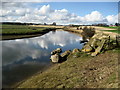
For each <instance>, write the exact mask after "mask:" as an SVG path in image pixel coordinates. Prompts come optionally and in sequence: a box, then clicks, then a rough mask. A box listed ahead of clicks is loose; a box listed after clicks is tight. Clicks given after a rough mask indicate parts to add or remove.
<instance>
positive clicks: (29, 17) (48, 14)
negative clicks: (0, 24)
mask: <svg viewBox="0 0 120 90" xmlns="http://www.w3.org/2000/svg"><path fill="white" fill-rule="evenodd" d="M20 4H21V7H20V5H18V3H11V4H9V5H8V3H4V5H3V6H4V7H5V6H6V5H8V6H9V8H10V7H12V8H11V9H8V8H4V9H3V10H1V11H2V15H0V16H2V17H3V18H2V20H3V21H12V20H13V21H19V22H32V23H48V24H50V23H53V22H56V23H57V24H92V23H103V22H106V23H109V24H110V23H112V24H114V23H115V22H117V21H118V18H117V15H109V16H107V17H103V15H102V14H101V13H100V12H99V11H92V12H91V13H90V14H87V15H85V16H82V17H81V16H78V15H76V14H75V13H70V12H69V11H68V10H66V9H60V10H53V9H51V7H50V5H43V6H42V7H41V8H39V7H37V8H28V7H26V4H22V3H20ZM12 5H13V6H12ZM17 5H18V7H17Z"/></svg>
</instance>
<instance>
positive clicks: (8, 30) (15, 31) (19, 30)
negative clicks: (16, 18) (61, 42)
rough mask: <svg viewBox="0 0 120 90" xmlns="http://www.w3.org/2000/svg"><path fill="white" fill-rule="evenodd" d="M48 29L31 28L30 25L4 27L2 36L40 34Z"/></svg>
mask: <svg viewBox="0 0 120 90" xmlns="http://www.w3.org/2000/svg"><path fill="white" fill-rule="evenodd" d="M46 29H50V28H45V27H39V28H38V27H31V26H28V25H2V33H1V34H2V35H23V34H24V35H25V34H32V33H40V32H42V31H44V30H46Z"/></svg>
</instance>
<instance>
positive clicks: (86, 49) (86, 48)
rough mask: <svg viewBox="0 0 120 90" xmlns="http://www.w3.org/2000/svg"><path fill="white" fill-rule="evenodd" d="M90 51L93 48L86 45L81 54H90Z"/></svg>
mask: <svg viewBox="0 0 120 90" xmlns="http://www.w3.org/2000/svg"><path fill="white" fill-rule="evenodd" d="M92 50H93V48H92V47H91V46H90V45H89V44H86V45H85V46H84V47H83V49H82V51H83V52H91V51H92Z"/></svg>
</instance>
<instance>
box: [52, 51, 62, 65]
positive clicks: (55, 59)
mask: <svg viewBox="0 0 120 90" xmlns="http://www.w3.org/2000/svg"><path fill="white" fill-rule="evenodd" d="M50 59H51V60H52V62H53V63H58V62H59V61H60V59H61V56H60V55H59V54H58V53H57V54H55V55H52V56H51V57H50Z"/></svg>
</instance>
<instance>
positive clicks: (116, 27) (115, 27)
mask: <svg viewBox="0 0 120 90" xmlns="http://www.w3.org/2000/svg"><path fill="white" fill-rule="evenodd" d="M102 27H103V26H102ZM105 28H113V29H118V28H120V26H114V27H112V26H109V27H105Z"/></svg>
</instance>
